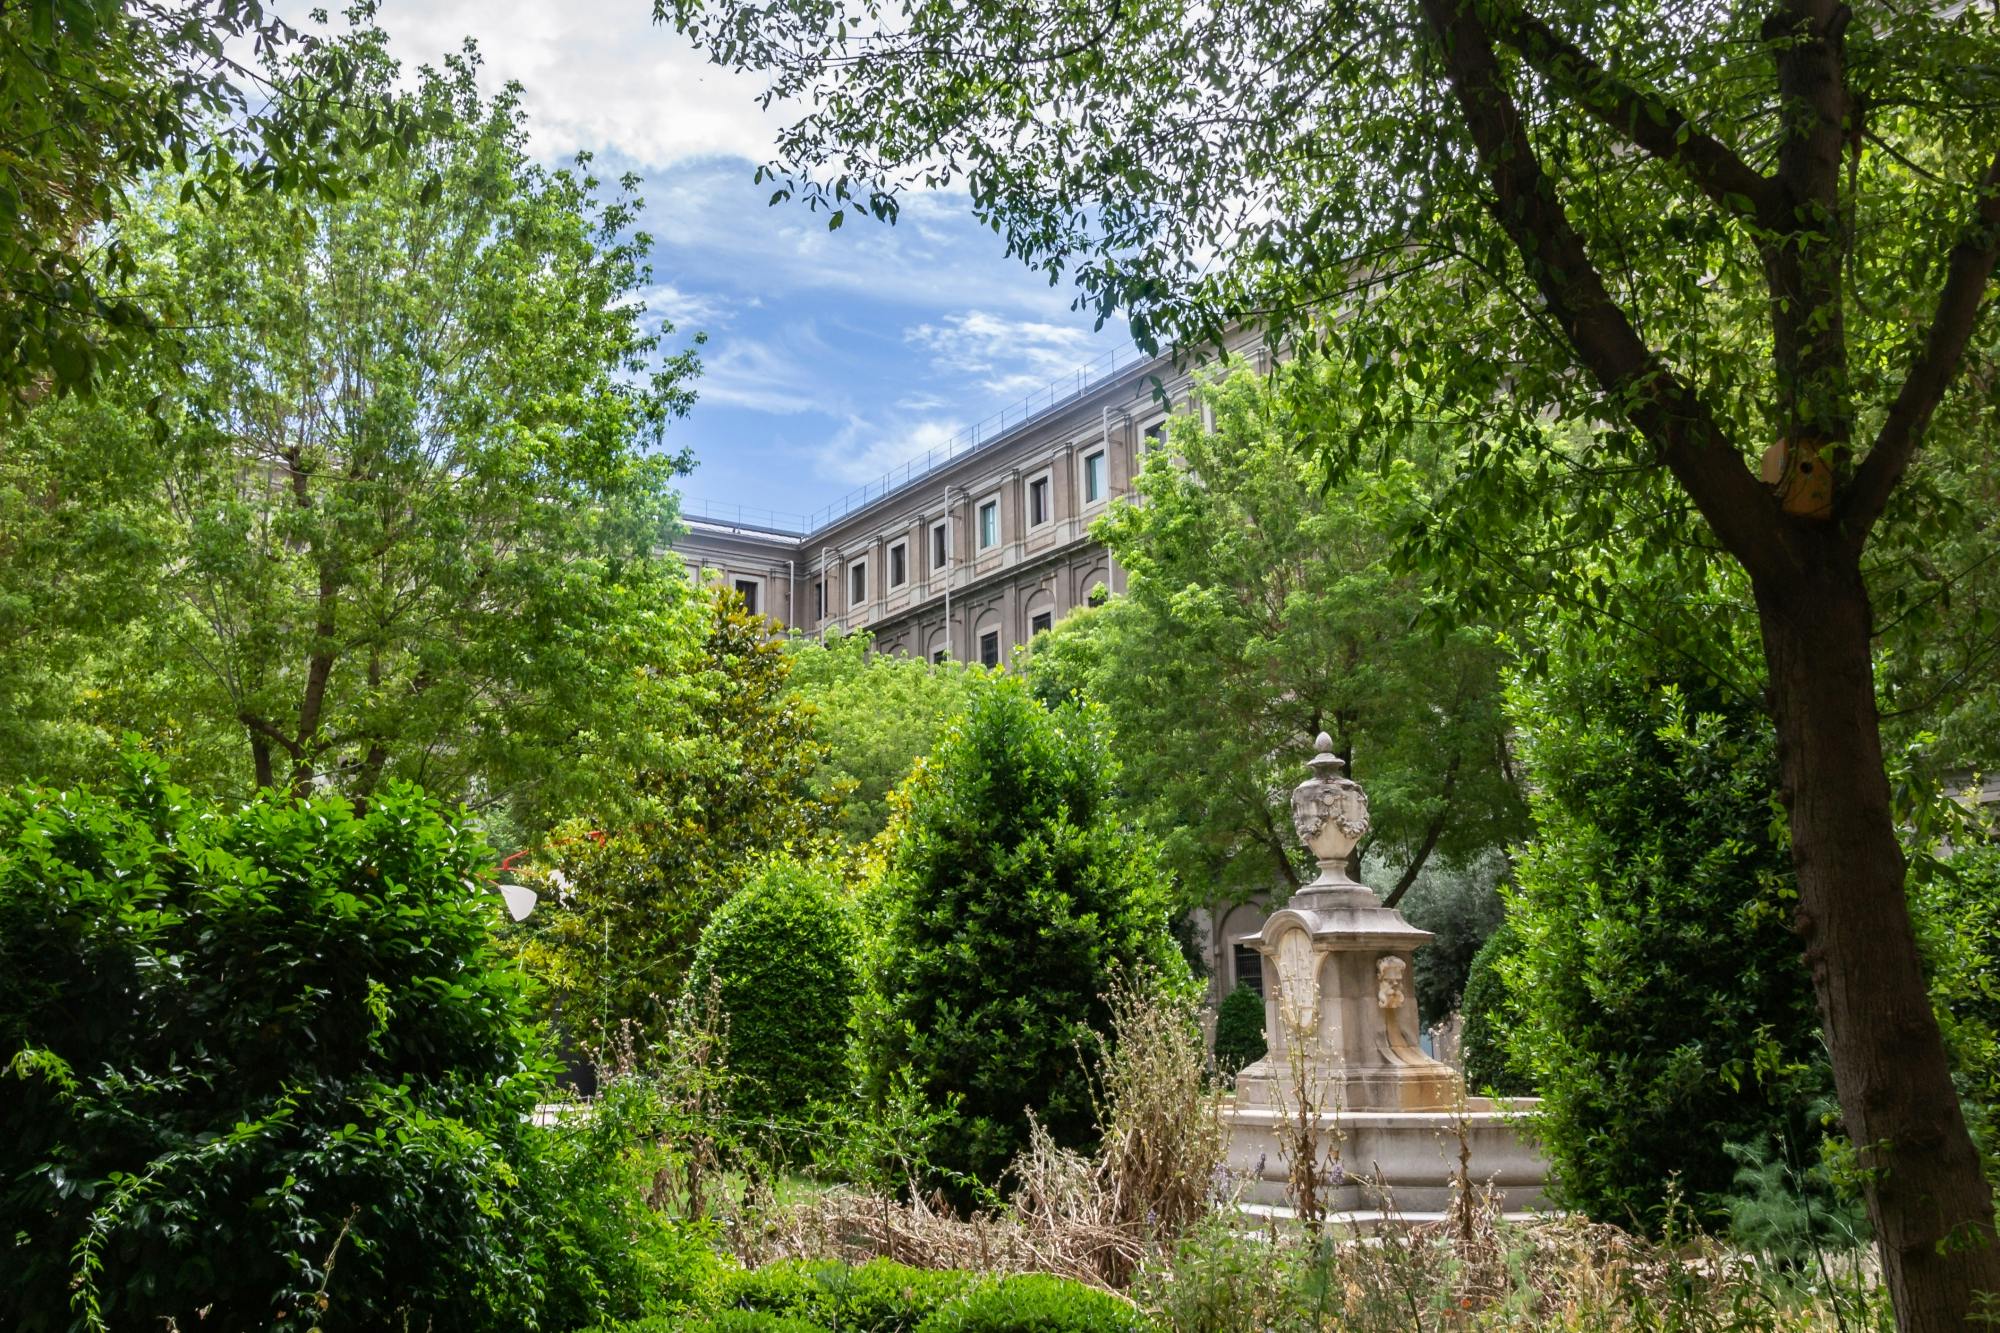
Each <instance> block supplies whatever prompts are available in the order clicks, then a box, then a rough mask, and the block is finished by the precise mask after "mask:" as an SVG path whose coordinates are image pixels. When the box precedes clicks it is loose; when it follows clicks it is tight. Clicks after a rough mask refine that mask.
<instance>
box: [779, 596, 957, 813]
mask: <svg viewBox="0 0 2000 1333" xmlns="http://www.w3.org/2000/svg"><path fill="white" fill-rule="evenodd" d="M791 649H792V676H791V689H792V691H793V692H794V693H795V694H797V695H798V696H799V698H801V699H803V700H805V701H806V702H807V703H808V704H810V705H811V706H812V710H813V729H814V731H815V732H816V733H817V734H818V736H819V738H820V739H821V740H822V741H824V742H825V743H826V747H827V756H826V762H825V763H823V764H821V765H820V767H819V771H818V775H817V776H816V777H815V779H814V783H815V790H816V791H818V792H819V793H820V794H821V795H823V796H827V797H834V796H840V797H841V798H842V799H841V809H840V832H841V835H842V836H843V837H845V838H846V839H847V840H848V841H849V842H850V843H853V844H855V845H857V846H858V845H860V844H862V843H865V842H867V841H868V840H869V839H871V838H873V837H874V836H875V835H876V834H878V833H880V832H881V831H882V830H883V829H884V828H885V827H887V826H888V823H889V793H890V792H892V791H894V790H895V788H896V784H898V783H899V782H901V781H902V780H903V779H904V778H905V777H907V776H909V772H910V766H911V765H912V764H914V763H915V762H916V761H917V759H918V758H919V757H921V756H923V755H926V754H929V753H930V751H931V748H932V747H933V746H934V745H936V744H937V739H938V736H939V735H940V734H942V733H943V731H944V729H945V727H946V725H947V724H949V723H950V721H951V720H952V718H954V717H956V716H957V715H958V714H959V713H961V712H963V711H964V710H965V700H966V696H967V694H968V692H969V691H970V689H971V682H972V680H973V678H974V677H975V676H976V675H977V674H978V672H979V670H980V668H978V667H976V666H970V665H966V664H962V663H958V662H944V663H941V664H933V663H930V662H925V661H923V660H922V659H920V658H914V657H904V656H901V655H896V654H886V653H876V652H874V651H873V650H872V645H871V643H870V640H869V636H868V635H866V634H838V633H835V634H829V635H827V636H826V638H825V640H824V641H823V642H822V641H820V640H816V639H809V638H804V637H798V638H794V639H793V640H792V641H791Z"/></svg>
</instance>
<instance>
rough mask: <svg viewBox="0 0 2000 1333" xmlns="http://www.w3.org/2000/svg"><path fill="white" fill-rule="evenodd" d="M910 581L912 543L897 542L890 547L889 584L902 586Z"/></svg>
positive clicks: (897, 586)
mask: <svg viewBox="0 0 2000 1333" xmlns="http://www.w3.org/2000/svg"><path fill="white" fill-rule="evenodd" d="M909 581H910V544H909V543H908V542H897V543H896V544H895V545H894V546H891V547H890V548H889V586H890V587H892V588H900V587H902V586H903V585H904V584H905V583H908V582H909Z"/></svg>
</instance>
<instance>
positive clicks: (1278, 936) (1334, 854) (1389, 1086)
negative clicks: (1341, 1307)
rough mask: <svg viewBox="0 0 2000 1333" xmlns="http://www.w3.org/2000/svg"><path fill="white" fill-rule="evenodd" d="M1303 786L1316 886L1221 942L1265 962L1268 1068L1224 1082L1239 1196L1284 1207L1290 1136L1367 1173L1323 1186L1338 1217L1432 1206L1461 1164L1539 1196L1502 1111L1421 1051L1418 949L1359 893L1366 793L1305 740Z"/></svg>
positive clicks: (1301, 804)
mask: <svg viewBox="0 0 2000 1333" xmlns="http://www.w3.org/2000/svg"><path fill="white" fill-rule="evenodd" d="M1314 749H1315V751H1316V753H1315V754H1314V755H1313V757H1312V760H1311V765H1312V776H1311V777H1310V778H1308V779H1306V781H1304V782H1302V783H1300V784H1299V785H1298V786H1297V787H1296V788H1295V789H1293V792H1292V802H1291V804H1292V822H1293V825H1294V826H1295V827H1296V828H1297V830H1298V835H1299V840H1300V841H1301V842H1303V843H1304V844H1305V845H1306V847H1307V848H1309V849H1310V850H1311V852H1312V854H1313V857H1314V859H1315V860H1317V861H1318V862H1319V874H1318V876H1317V877H1315V878H1314V879H1313V881H1312V883H1310V884H1306V885H1303V886H1302V887H1300V888H1299V889H1298V890H1297V891H1296V892H1295V893H1293V894H1292V896H1291V900H1290V901H1289V902H1287V903H1286V904H1285V905H1284V906H1283V907H1281V908H1279V909H1278V910H1277V911H1275V912H1272V913H1271V914H1270V915H1269V916H1268V917H1267V918H1266V919H1265V921H1264V925H1263V929H1261V930H1260V931H1258V932H1257V933H1256V934H1255V935H1251V936H1249V937H1248V938H1239V939H1236V940H1234V941H1232V943H1235V944H1247V945H1250V946H1252V947H1253V948H1255V949H1257V950H1258V951H1259V952H1260V953H1262V954H1263V955H1264V959H1265V966H1264V977H1265V978H1266V981H1267V984H1266V986H1265V987H1264V1031H1265V1035H1266V1037H1267V1039H1268V1046H1267V1047H1266V1051H1265V1055H1264V1058H1263V1059H1261V1060H1258V1061H1256V1062H1255V1063H1253V1064H1252V1065H1250V1066H1249V1067H1248V1068H1247V1069H1244V1070H1243V1071H1242V1072H1241V1073H1239V1074H1238V1075H1237V1076H1236V1096H1235V1099H1234V1101H1233V1103H1232V1104H1231V1106H1230V1108H1229V1110H1228V1112H1227V1117H1228V1122H1229V1125H1230V1146H1229V1160H1230V1163H1231V1165H1232V1166H1233V1167H1235V1168H1236V1169H1238V1170H1242V1171H1245V1172H1247V1173H1249V1175H1250V1176H1251V1177H1252V1178H1253V1180H1254V1183H1253V1185H1252V1187H1251V1194H1250V1197H1252V1198H1254V1199H1255V1200H1256V1201H1257V1202H1261V1203H1282V1202H1290V1201H1291V1199H1290V1195H1289V1192H1288V1191H1289V1189H1290V1185H1289V1175H1288V1169H1289V1168H1287V1167H1286V1166H1285V1164H1284V1163H1285V1160H1286V1152H1287V1147H1286V1145H1288V1144H1295V1143H1296V1139H1295V1135H1296V1134H1298V1133H1299V1132H1300V1131H1299V1124H1300V1123H1302V1122H1303V1121H1304V1120H1305V1119H1306V1118H1308V1117H1312V1118H1314V1123H1317V1124H1319V1126H1320V1129H1321V1131H1323V1132H1325V1133H1327V1134H1338V1135H1339V1136H1340V1142H1341V1144H1342V1149H1341V1151H1342V1159H1343V1160H1344V1161H1347V1162H1352V1163H1366V1164H1367V1177H1366V1179H1363V1178H1362V1177H1361V1176H1359V1175H1355V1174H1350V1175H1348V1176H1346V1177H1344V1178H1343V1180H1342V1181H1341V1182H1340V1183H1338V1184H1337V1185H1336V1186H1335V1187H1334V1191H1335V1192H1334V1194H1333V1195H1331V1196H1329V1197H1330V1199H1332V1200H1335V1201H1336V1202H1335V1204H1334V1206H1336V1207H1339V1208H1359V1207H1364V1206H1366V1207H1388V1206H1389V1205H1390V1201H1391V1193H1392V1192H1393V1202H1394V1204H1395V1205H1396V1206H1398V1207H1404V1208H1408V1207H1418V1208H1442V1207H1445V1206H1447V1205H1448V1204H1449V1203H1450V1202H1451V1199H1452V1194H1451V1188H1450V1187H1449V1186H1446V1185H1442V1184H1441V1183H1440V1182H1442V1181H1444V1180H1445V1179H1446V1177H1448V1176H1450V1175H1451V1174H1452V1172H1453V1171H1455V1170H1457V1169H1459V1166H1460V1165H1461V1163H1460V1160H1459V1158H1458V1156H1457V1155H1456V1154H1458V1153H1463V1152H1469V1154H1470V1160H1471V1162H1472V1170H1473V1172H1474V1175H1475V1178H1476V1179H1478V1180H1479V1181H1481V1182H1482V1183H1486V1184H1493V1185H1497V1186H1499V1187H1500V1188H1502V1189H1504V1190H1507V1191H1510V1192H1511V1194H1512V1198H1513V1200H1514V1201H1515V1202H1517V1203H1521V1202H1530V1201H1533V1200H1536V1199H1539V1197H1540V1195H1541V1188H1542V1184H1543V1181H1544V1180H1545V1179H1546V1174H1547V1169H1548V1168H1547V1165H1546V1163H1544V1162H1543V1161H1542V1159H1541V1157H1540V1156H1539V1155H1538V1154H1537V1153H1536V1152H1535V1151H1534V1149H1533V1147H1532V1146H1531V1145H1530V1144H1529V1143H1527V1142H1526V1141H1525V1140H1524V1139H1522V1138H1521V1136H1520V1135H1519V1133H1518V1132H1517V1130H1516V1127H1515V1126H1514V1124H1513V1123H1512V1122H1511V1120H1510V1118H1509V1113H1508V1112H1506V1111H1503V1110H1501V1109H1499V1108H1496V1107H1495V1106H1494V1105H1493V1104H1492V1103H1490V1102H1487V1101H1484V1100H1482V1099H1479V1098H1468V1097H1467V1096H1466V1093H1465V1086H1464V1084H1463V1082H1462V1081H1461V1080H1460V1079H1459V1077H1458V1073H1457V1071H1456V1070H1454V1069H1453V1068H1452V1067H1451V1066H1449V1065H1445V1064H1440V1063H1439V1062H1438V1061H1437V1060H1435V1059H1433V1058H1432V1057H1431V1056H1429V1055H1427V1054H1426V1053H1425V1052H1424V1050H1423V1047H1422V1045H1421V1042H1420V1038H1419V1034H1418V1032H1417V1006H1416V1005H1415V1004H1414V1003H1413V1002H1412V1000H1413V992H1412V990H1411V978H1412V976H1413V972H1412V969H1411V965H1410V960H1411V957H1412V956H1413V955H1414V953H1415V952H1416V950H1417V949H1418V948H1420V947H1422V946H1423V945H1424V944H1427V943H1429V941H1430V938H1431V937H1430V934H1429V932H1427V931H1422V930H1418V929H1417V928H1416V927H1415V926H1413V925H1411V924H1410V923H1409V922H1408V921H1407V920H1406V919H1404V917H1403V914H1402V913H1401V912H1398V911H1396V910H1395V909H1394V908H1390V907H1384V906H1383V905H1382V900H1381V899H1380V898H1378V897H1376V896H1375V892H1374V890H1372V889H1370V888H1369V887H1368V886H1367V885H1365V884H1362V883H1360V882H1359V881H1357V880H1356V879H1355V877H1354V875H1353V873H1352V870H1351V867H1352V866H1353V864H1354V862H1353V860H1352V858H1353V856H1354V851H1355V848H1356V847H1357V846H1359V845H1360V842H1361V840H1362V839H1363V838H1365V837H1367V836H1368V797H1367V795H1366V794H1365V793H1364V792H1363V791H1362V790H1361V786H1360V784H1359V783H1356V782H1355V781H1354V780H1353V779H1351V778H1349V777H1348V776H1347V774H1346V771H1345V770H1346V767H1347V766H1346V765H1345V764H1344V763H1342V762H1341V759H1340V757H1339V756H1338V755H1336V754H1334V752H1333V741H1332V738H1330V737H1329V736H1327V735H1326V734H1325V733H1324V732H1322V733H1321V734H1320V735H1319V736H1318V737H1317V738H1316V744H1315V746H1314Z"/></svg>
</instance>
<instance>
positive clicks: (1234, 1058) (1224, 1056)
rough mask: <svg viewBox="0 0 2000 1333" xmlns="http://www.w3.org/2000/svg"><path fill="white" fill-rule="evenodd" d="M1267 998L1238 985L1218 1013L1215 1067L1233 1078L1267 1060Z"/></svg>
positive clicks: (1216, 1020) (1226, 997) (1227, 996)
mask: <svg viewBox="0 0 2000 1333" xmlns="http://www.w3.org/2000/svg"><path fill="white" fill-rule="evenodd" d="M1264 1051H1265V1046H1264V997H1263V996H1261V995H1259V994H1258V993H1257V992H1256V991H1254V990H1252V989H1250V988H1249V987H1248V986H1238V987H1237V988H1236V989H1235V990H1233V991H1231V992H1229V994H1227V995H1225V996H1223V997H1222V1004H1221V1005H1220V1006H1219V1007H1218V1008H1217V1009H1216V1011H1215V1067H1216V1068H1217V1069H1219V1070H1221V1071H1222V1073H1223V1074H1224V1076H1226V1077H1229V1078H1234V1077H1235V1076H1236V1074H1237V1072H1238V1071H1239V1070H1241V1069H1243V1068H1244V1067H1245V1066H1246V1065H1251V1064H1255V1063H1256V1062H1257V1061H1259V1060H1261V1059H1263V1058H1264Z"/></svg>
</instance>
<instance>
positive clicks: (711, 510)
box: [681, 495, 811, 537]
mask: <svg viewBox="0 0 2000 1333" xmlns="http://www.w3.org/2000/svg"><path fill="white" fill-rule="evenodd" d="M681 517H682V518H683V519H685V520H687V521H688V522H691V523H714V524H719V525H721V526H723V527H732V528H751V529H754V530H756V531H758V532H777V533H782V534H784V535H785V536H787V537H803V536H805V535H806V533H807V532H809V531H811V529H810V528H808V527H807V526H806V523H807V520H806V516H805V515H804V514H794V513H790V512H788V511H786V510H783V509H764V508H760V507H759V506H757V505H735V504H711V503H709V502H708V501H707V500H697V499H695V498H694V497H693V496H689V495H683V496H682V497H681Z"/></svg>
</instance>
